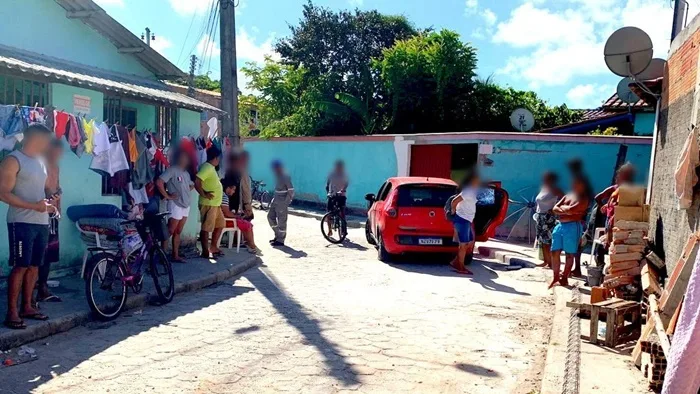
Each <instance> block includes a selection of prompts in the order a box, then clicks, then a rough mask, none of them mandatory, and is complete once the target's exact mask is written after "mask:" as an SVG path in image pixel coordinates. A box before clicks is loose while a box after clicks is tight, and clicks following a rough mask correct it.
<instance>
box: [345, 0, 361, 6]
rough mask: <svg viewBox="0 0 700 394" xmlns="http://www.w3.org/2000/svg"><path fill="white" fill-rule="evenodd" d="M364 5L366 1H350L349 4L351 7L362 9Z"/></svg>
mask: <svg viewBox="0 0 700 394" xmlns="http://www.w3.org/2000/svg"><path fill="white" fill-rule="evenodd" d="M364 3H365V0H348V4H350V6H351V7H362V5H363V4H364Z"/></svg>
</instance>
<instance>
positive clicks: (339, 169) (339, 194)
mask: <svg viewBox="0 0 700 394" xmlns="http://www.w3.org/2000/svg"><path fill="white" fill-rule="evenodd" d="M348 185H349V182H348V177H347V174H346V173H345V163H344V162H343V161H342V160H338V161H336V162H335V165H334V166H333V171H331V173H330V175H328V179H327V180H326V193H328V204H327V206H326V210H327V211H328V212H331V211H332V210H333V206H334V205H337V206H338V207H339V208H340V211H341V212H342V213H343V215H344V214H345V204H346V202H347V196H346V193H347V190H348ZM328 227H329V235H332V234H333V228H332V226H331V224H330V223H328Z"/></svg>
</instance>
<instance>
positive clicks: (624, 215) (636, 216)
mask: <svg viewBox="0 0 700 394" xmlns="http://www.w3.org/2000/svg"><path fill="white" fill-rule="evenodd" d="M618 220H626V221H630V222H646V220H644V207H625V206H622V205H618V206H616V207H615V221H618Z"/></svg>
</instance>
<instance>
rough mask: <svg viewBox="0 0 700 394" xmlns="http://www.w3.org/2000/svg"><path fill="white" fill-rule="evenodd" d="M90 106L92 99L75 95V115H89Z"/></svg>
mask: <svg viewBox="0 0 700 394" xmlns="http://www.w3.org/2000/svg"><path fill="white" fill-rule="evenodd" d="M90 104H92V99H91V98H90V97H88V96H81V95H79V94H74V95H73V113H74V114H77V113H81V114H89V113H90Z"/></svg>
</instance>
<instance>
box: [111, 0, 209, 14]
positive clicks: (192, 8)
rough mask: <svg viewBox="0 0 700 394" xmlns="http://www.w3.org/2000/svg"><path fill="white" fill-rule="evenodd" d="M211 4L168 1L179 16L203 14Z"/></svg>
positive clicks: (200, 0)
mask: <svg viewBox="0 0 700 394" xmlns="http://www.w3.org/2000/svg"><path fill="white" fill-rule="evenodd" d="M108 1H113V0H108ZM211 3H212V0H170V6H171V7H173V10H175V12H177V13H178V14H180V15H192V14H201V13H204V12H206V11H207V10H208V9H209V5H210V4H211Z"/></svg>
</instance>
